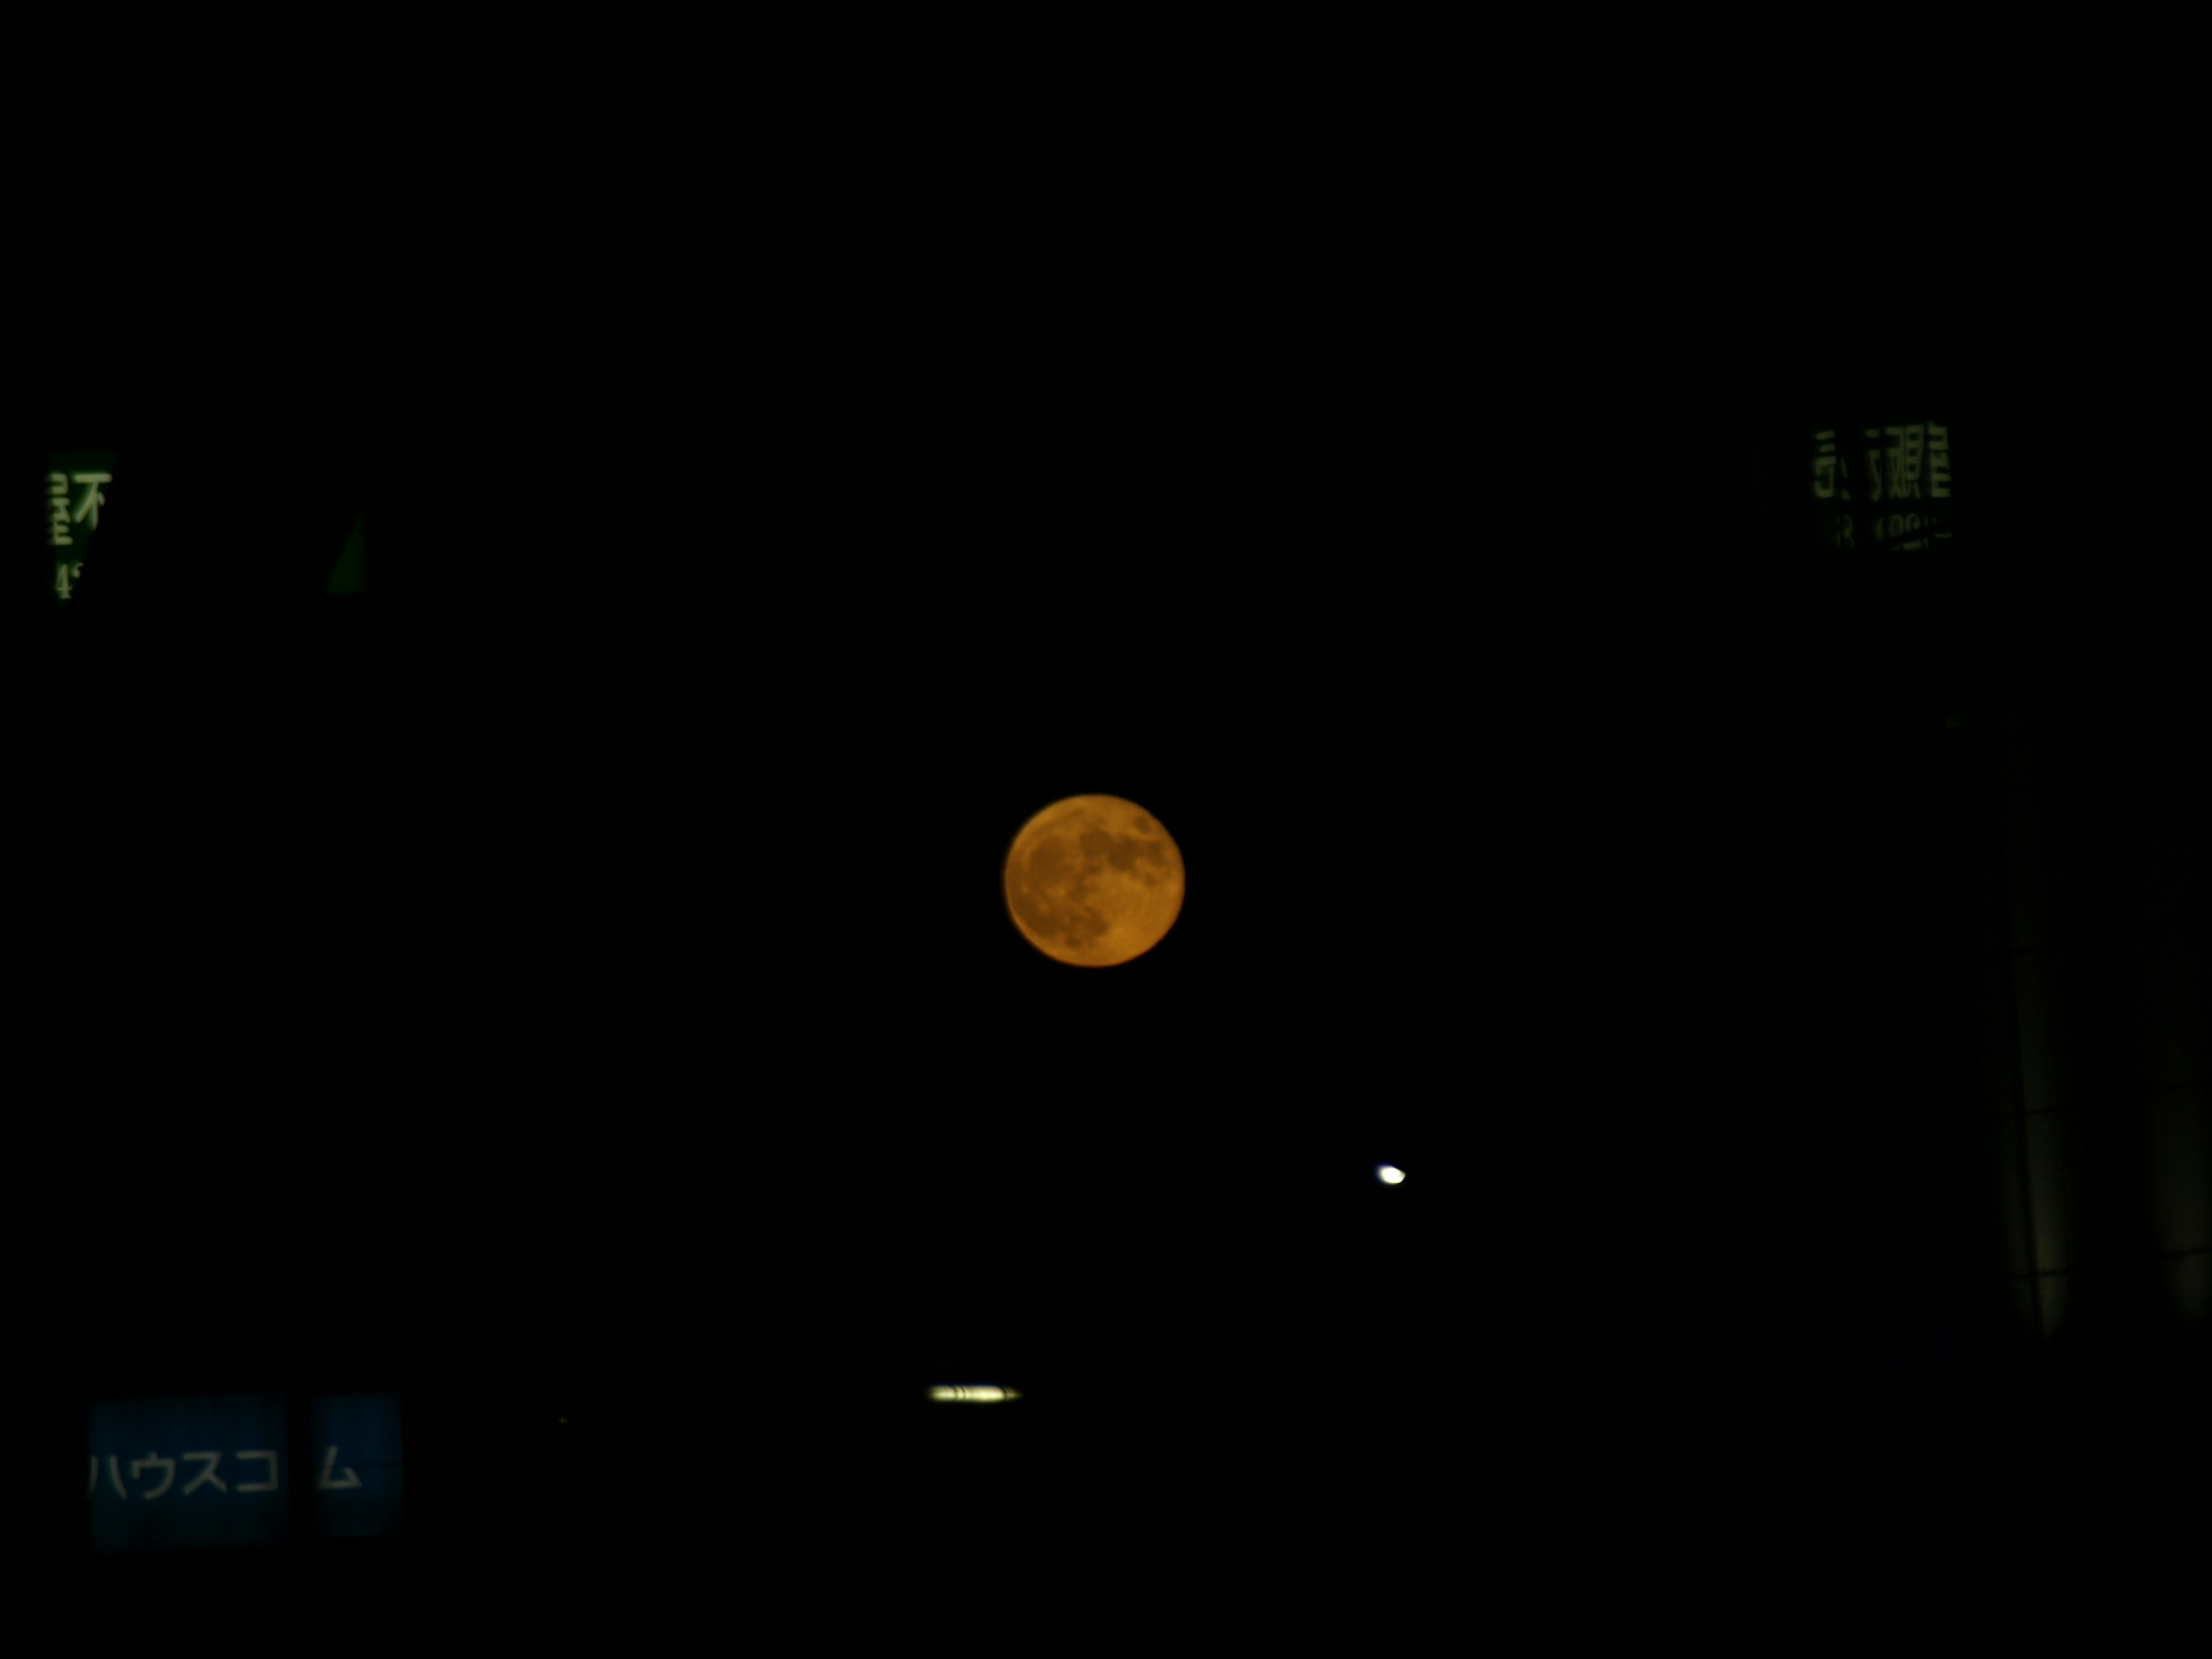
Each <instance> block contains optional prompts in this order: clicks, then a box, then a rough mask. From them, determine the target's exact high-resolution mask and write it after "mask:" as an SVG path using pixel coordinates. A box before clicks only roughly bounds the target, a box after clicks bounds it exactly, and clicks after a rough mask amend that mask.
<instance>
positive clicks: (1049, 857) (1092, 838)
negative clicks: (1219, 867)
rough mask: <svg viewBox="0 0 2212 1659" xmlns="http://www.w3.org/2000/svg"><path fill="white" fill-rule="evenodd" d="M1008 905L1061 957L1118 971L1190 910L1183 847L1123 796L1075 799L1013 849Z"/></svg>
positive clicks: (1018, 921) (1028, 934)
mask: <svg viewBox="0 0 2212 1659" xmlns="http://www.w3.org/2000/svg"><path fill="white" fill-rule="evenodd" d="M1006 910H1007V913H1008V914H1009V915H1012V917H1013V919H1014V926H1015V927H1018V928H1019V929H1020V930H1021V935H1022V937H1023V938H1024V939H1027V940H1028V941H1029V942H1030V944H1031V945H1036V948H1037V949H1038V950H1040V951H1043V952H1044V953H1045V955H1047V956H1048V957H1052V958H1053V960H1054V961H1055V962H1065V963H1073V965H1074V966H1076V967H1078V968H1112V967H1114V966H1115V965H1117V964H1118V963H1124V962H1127V961H1130V960H1132V959H1133V958H1134V957H1140V956H1142V955H1144V954H1145V952H1146V951H1149V950H1151V949H1152V946H1154V945H1158V943H1159V942H1160V941H1161V940H1162V939H1165V938H1166V937H1167V934H1168V929H1169V928H1170V927H1174V926H1175V922H1176V916H1178V915H1181V914H1182V849H1181V848H1178V847H1176V844H1175V841H1174V839H1173V837H1171V836H1170V835H1169V834H1168V832H1167V831H1166V830H1165V829H1162V828H1161V827H1160V821H1159V820H1158V818H1156V817H1153V816H1152V814H1151V813H1149V812H1147V811H1145V809H1144V808H1143V807H1141V806H1139V805H1137V804H1136V803H1135V802H1134V801H1127V800H1123V799H1121V797H1120V796H1119V795H1070V796H1069V797H1068V798H1067V799H1066V800H1057V801H1054V803H1053V804H1052V805H1049V806H1048V807H1046V808H1045V809H1044V811H1042V812H1039V813H1038V814H1037V815H1036V817H1033V818H1031V819H1030V821H1029V822H1028V823H1025V824H1024V825H1023V826H1022V827H1021V830H1020V832H1019V833H1018V834H1017V835H1016V836H1014V842H1013V845H1012V848H1009V849H1008V850H1007V853H1006Z"/></svg>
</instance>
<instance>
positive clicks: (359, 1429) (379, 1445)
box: [307, 1394, 401, 1538]
mask: <svg viewBox="0 0 2212 1659" xmlns="http://www.w3.org/2000/svg"><path fill="white" fill-rule="evenodd" d="M307 1431H308V1433H307V1443H308V1444H309V1445H310V1446H311V1447H313V1449H314V1450H313V1456H314V1462H315V1466H314V1468H312V1469H310V1470H308V1471H307V1473H308V1474H309V1475H310V1476H312V1477H313V1480H314V1483H315V1501H314V1508H313V1510H312V1512H311V1513H312V1516H313V1526H314V1529H315V1532H316V1534H317V1535H318V1536H319V1537H324V1538H382V1537H385V1536H387V1535H389V1534H392V1533H396V1532H398V1530H399V1498H400V1485H401V1482H400V1468H399V1396H398V1395H396V1394H343V1395H324V1396H320V1397H319V1398H316V1399H313V1400H310V1401H308V1402H307Z"/></svg>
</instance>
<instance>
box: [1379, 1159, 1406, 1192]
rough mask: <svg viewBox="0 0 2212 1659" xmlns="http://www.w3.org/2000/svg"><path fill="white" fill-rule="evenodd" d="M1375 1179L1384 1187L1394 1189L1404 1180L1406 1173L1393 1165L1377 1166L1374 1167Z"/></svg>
mask: <svg viewBox="0 0 2212 1659" xmlns="http://www.w3.org/2000/svg"><path fill="white" fill-rule="evenodd" d="M1375 1178H1376V1180H1377V1181H1379V1182H1382V1183H1383V1185H1384V1186H1386V1187H1395V1186H1396V1185H1397V1184H1398V1183H1399V1182H1401V1181H1403V1180H1404V1179H1405V1178H1406V1172H1405V1171H1404V1170H1401V1169H1400V1168H1399V1167H1398V1166H1397V1165H1396V1164H1376V1166H1375Z"/></svg>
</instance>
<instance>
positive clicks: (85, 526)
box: [46, 450, 115, 604]
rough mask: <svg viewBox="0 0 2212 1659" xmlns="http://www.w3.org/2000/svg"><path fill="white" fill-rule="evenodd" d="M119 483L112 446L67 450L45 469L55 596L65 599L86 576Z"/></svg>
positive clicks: (48, 537) (47, 517) (48, 532)
mask: <svg viewBox="0 0 2212 1659" xmlns="http://www.w3.org/2000/svg"><path fill="white" fill-rule="evenodd" d="M114 481H115V455H114V453H113V452H112V451H108V450H64V451H60V452H58V453H56V454H55V455H54V456H53V458H52V460H51V461H49V462H48V464H47V469H46V547H47V550H48V551H49V552H50V553H51V554H52V557H53V582H54V600H55V603H57V604H61V603H63V602H64V601H66V600H67V599H69V597H70V593H71V592H74V591H75V588H76V583H77V581H78V580H79V579H80V578H82V576H83V574H84V556H85V553H86V551H87V550H88V549H89V548H90V547H91V545H92V538H93V532H95V531H97V530H98V529H99V528H100V508H101V507H105V506H106V505H107V486H108V485H109V484H111V483H113V482H114Z"/></svg>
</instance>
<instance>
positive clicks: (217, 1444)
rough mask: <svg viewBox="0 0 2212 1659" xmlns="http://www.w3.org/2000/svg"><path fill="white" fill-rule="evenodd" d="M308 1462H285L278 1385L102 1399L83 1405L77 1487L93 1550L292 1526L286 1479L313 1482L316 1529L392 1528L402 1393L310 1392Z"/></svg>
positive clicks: (247, 1543)
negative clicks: (84, 1475) (83, 1457)
mask: <svg viewBox="0 0 2212 1659" xmlns="http://www.w3.org/2000/svg"><path fill="white" fill-rule="evenodd" d="M307 1424H308V1430H309V1433H308V1445H309V1448H310V1454H309V1467H307V1468H304V1469H295V1468H293V1467H292V1462H293V1459H292V1452H291V1444H290V1441H289V1438H288V1436H289V1415H288V1413H287V1411H286V1405H285V1399H284V1396H283V1395H281V1394H253V1395H191V1396H186V1397H181V1398H173V1399H166V1400H103V1401H94V1403H93V1404H92V1406H91V1407H89V1409H88V1412H87V1414H86V1425H85V1428H86V1438H87V1450H88V1454H89V1474H88V1481H87V1486H86V1490H85V1498H86V1501H87V1504H88V1510H89V1515H88V1524H89V1528H90V1532H89V1536H90V1541H91V1546H92V1548H93V1551H94V1553H96V1554H101V1555H116V1554H129V1553H140V1552H144V1551H150V1550H179V1549H227V1548H228V1549H234V1548H241V1547H268V1546H272V1545H279V1544H283V1543H286V1542H288V1541H290V1539H291V1537H292V1532H293V1529H292V1516H293V1486H294V1483H295V1481H297V1480H307V1481H309V1482H310V1483H311V1485H312V1495H313V1501H312V1503H311V1504H310V1505H309V1506H308V1509H307V1516H308V1524H309V1526H310V1528H312V1530H313V1533H314V1534H317V1535H319V1536H322V1537H326V1538H366V1537H376V1536H382V1535H385V1534H392V1533H396V1532H397V1531H398V1529H399V1521H400V1500H401V1480H400V1455H399V1453H400V1446H399V1396H398V1395H389V1394H385V1395H330V1396H322V1397H318V1398H315V1399H313V1400H310V1401H308V1402H307Z"/></svg>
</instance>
